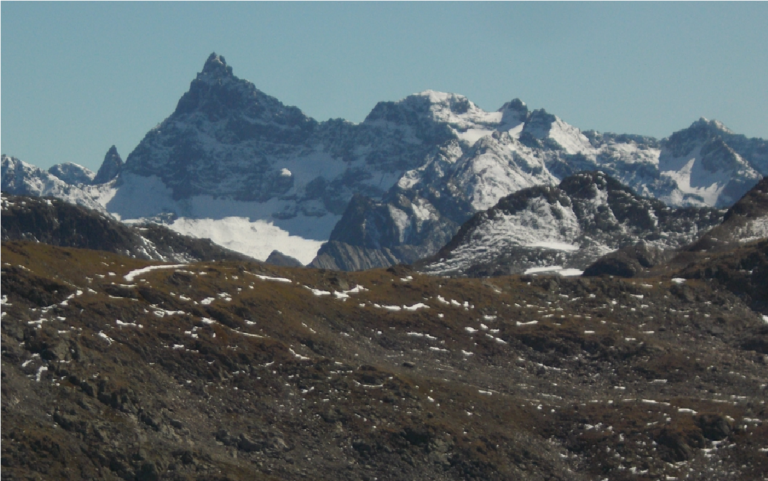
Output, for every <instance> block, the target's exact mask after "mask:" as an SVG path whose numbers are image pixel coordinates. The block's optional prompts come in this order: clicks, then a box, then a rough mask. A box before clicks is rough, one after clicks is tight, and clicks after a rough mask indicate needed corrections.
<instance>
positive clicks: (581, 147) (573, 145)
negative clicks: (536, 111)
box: [549, 116, 595, 154]
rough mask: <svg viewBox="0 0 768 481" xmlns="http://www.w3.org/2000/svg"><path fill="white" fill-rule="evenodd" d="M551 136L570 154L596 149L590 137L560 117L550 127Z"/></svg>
mask: <svg viewBox="0 0 768 481" xmlns="http://www.w3.org/2000/svg"><path fill="white" fill-rule="evenodd" d="M549 138H551V139H552V140H554V141H555V142H557V143H558V144H560V146H561V147H563V148H564V149H565V151H566V152H568V153H569V154H581V153H585V152H592V151H594V150H595V148H594V147H592V144H591V143H590V142H589V139H588V138H587V137H586V136H585V135H584V134H582V133H581V130H579V129H577V128H576V127H574V126H572V125H569V124H566V123H565V122H563V121H562V120H560V118H559V117H557V116H555V121H554V122H553V123H552V127H551V128H550V129H549Z"/></svg>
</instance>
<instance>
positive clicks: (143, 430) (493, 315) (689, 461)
mask: <svg viewBox="0 0 768 481" xmlns="http://www.w3.org/2000/svg"><path fill="white" fill-rule="evenodd" d="M764 244H765V243H764ZM760 245H761V246H762V247H754V249H757V252H758V255H762V256H763V258H764V257H765V251H766V249H768V244H766V245H763V244H760ZM711 260H714V259H711ZM739 262H740V261H738V260H737V261H736V264H738V263H739ZM704 270H706V269H704ZM700 274H701V273H700ZM692 277H693V275H692ZM700 277H703V278H702V279H688V280H685V279H681V278H672V279H670V278H669V277H655V278H644V279H626V280H619V279H610V278H606V279H600V278H591V279H587V278H578V279H572V278H558V277H528V276H522V277H520V276H514V277H499V278H494V279H484V280H481V279H445V278H436V277H430V276H425V275H421V274H418V273H416V272H413V271H410V270H408V269H406V268H403V267H397V268H390V269H388V270H383V269H382V270H371V271H365V272H359V273H342V272H330V271H324V270H314V269H304V268H282V267H274V266H266V265H264V264H260V263H256V262H234V261H226V262H215V263H196V264H180V265H172V264H157V263H151V262H149V261H142V260H138V259H133V258H129V257H122V256H118V255H115V254H109V253H106V252H97V251H91V250H79V249H71V248H59V247H53V246H49V245H44V244H35V243H29V242H4V243H3V246H2V302H3V305H2V406H3V407H2V409H3V412H2V421H3V422H2V466H3V469H2V474H3V479H127V480H156V479H180V480H181V479H200V480H211V479H220V480H223V479H230V480H246V479H306V478H316V479H349V480H352V479H457V480H458V479H561V480H578V479H605V478H608V479H611V480H621V479H632V480H643V479H648V480H650V479H734V480H735V479H739V480H741V479H761V478H762V477H763V476H764V473H766V472H768V424H767V422H768V410H767V409H766V405H765V399H766V397H767V396H766V394H767V393H766V370H767V369H768V367H767V366H766V363H768V359H767V358H766V356H767V355H768V343H766V337H768V328H766V321H765V317H763V316H761V315H758V314H756V313H755V312H754V311H751V310H749V308H748V307H747V306H746V305H745V304H744V303H743V301H742V300H741V299H740V298H739V297H738V296H737V295H735V294H733V293H732V292H731V291H728V290H726V289H724V288H722V287H721V285H720V284H719V283H718V282H717V281H712V280H710V279H708V278H707V276H706V273H704V274H702V275H701V276H700ZM737 287H738V286H737ZM733 292H738V291H737V289H736V288H734V289H733Z"/></svg>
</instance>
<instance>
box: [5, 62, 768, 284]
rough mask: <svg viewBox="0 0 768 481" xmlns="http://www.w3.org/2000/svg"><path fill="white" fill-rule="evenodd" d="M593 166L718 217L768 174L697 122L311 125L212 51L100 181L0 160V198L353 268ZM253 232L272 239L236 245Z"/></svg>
mask: <svg viewBox="0 0 768 481" xmlns="http://www.w3.org/2000/svg"><path fill="white" fill-rule="evenodd" d="M594 170H600V171H603V172H605V173H606V174H607V175H609V176H612V177H613V178H615V179H617V180H618V181H619V182H621V183H622V184H624V185H626V186H628V187H629V188H631V189H633V190H634V191H635V192H637V193H638V194H639V195H642V196H645V197H653V198H656V199H659V200H661V201H663V202H665V203H666V204H667V205H669V206H673V207H683V206H698V207H702V206H709V207H716V208H727V207H729V206H730V205H732V204H733V203H734V202H735V201H736V200H737V199H738V198H740V197H741V196H742V195H743V194H744V193H745V192H747V191H748V190H749V189H750V188H751V187H752V186H753V185H755V184H756V183H757V182H758V181H759V180H760V178H761V177H762V176H763V175H765V174H767V173H768V143H766V141H765V140H762V139H747V138H745V137H744V136H742V135H738V134H735V133H733V132H731V131H730V130H728V129H727V128H726V127H725V126H724V125H722V124H721V123H719V122H717V121H714V120H706V119H700V120H698V121H696V122H693V123H692V124H691V126H690V127H688V128H686V129H682V130H680V131H678V132H675V133H673V134H672V135H670V136H669V137H668V138H665V139H661V140H658V139H653V138H649V137H643V136H637V135H627V134H621V135H620V134H611V133H598V132H593V131H583V132H582V131H581V130H579V129H578V128H576V127H574V126H572V125H569V124H567V123H566V122H564V121H563V120H562V119H560V118H559V117H557V116H555V115H553V114H551V113H548V112H546V111H545V110H543V109H535V110H530V109H529V108H528V106H526V104H525V103H524V102H522V101H521V100H519V99H515V100H512V101H510V102H507V103H505V104H504V105H502V106H501V107H500V108H499V109H498V110H496V111H485V110H483V109H481V108H480V107H479V106H477V105H475V104H474V103H472V102H471V101H470V100H469V99H467V98H466V97H463V96H461V95H457V94H450V93H441V92H435V91H430V90H428V91H424V92H420V93H417V94H413V95H410V96H408V97H406V98H404V99H401V100H398V101H394V102H392V101H386V102H379V103H378V104H377V105H376V106H375V107H374V108H373V109H372V110H371V112H370V114H369V115H368V116H367V117H366V119H365V120H364V121H363V122H361V123H359V124H354V123H351V122H347V121H344V120H340V119H334V120H328V121H324V122H319V121H316V120H314V119H312V118H310V117H308V116H306V115H304V114H303V113H302V112H301V110H300V109H298V108H297V107H290V106H286V105H284V104H282V103H281V102H280V101H279V100H278V99H276V98H274V97H271V96H269V95H268V94H266V93H264V92H261V91H260V90H258V89H257V88H256V87H255V86H254V85H253V84H251V83H250V82H248V81H247V80H244V79H240V78H238V77H236V76H235V75H234V72H233V69H232V67H231V66H229V65H228V64H227V63H226V61H225V59H224V57H223V56H221V55H217V54H215V53H214V54H211V56H210V57H209V58H208V59H207V61H206V62H205V64H204V66H203V69H202V71H201V72H200V73H198V74H197V76H196V78H195V79H194V80H193V81H192V82H191V84H190V88H189V90H188V91H187V92H186V93H184V94H183V95H182V96H181V98H180V100H179V102H178V104H177V107H176V109H175V110H174V111H173V112H172V113H171V114H170V115H169V117H168V118H166V119H165V120H163V121H161V122H160V123H159V124H158V126H157V127H156V128H154V129H152V130H151V131H150V132H148V133H147V134H146V136H145V138H144V139H143V140H142V141H141V142H140V143H139V145H138V146H136V148H135V149H134V150H133V151H131V152H130V153H129V155H128V157H127V158H126V161H125V162H123V161H122V159H121V158H120V156H119V155H118V154H117V152H116V150H115V149H114V148H112V149H110V151H109V152H108V153H107V155H106V156H105V159H104V162H103V163H102V166H101V168H100V169H99V172H98V173H96V174H94V173H93V172H90V171H88V170H87V169H84V168H82V167H79V166H75V165H74V164H61V165H58V166H54V167H53V168H51V169H50V171H49V172H46V171H43V170H41V169H38V168H36V167H34V166H31V165H29V164H25V163H24V162H23V161H21V160H19V159H14V158H12V157H8V156H3V159H2V189H3V191H4V192H8V193H12V194H17V195H19V194H21V195H39V196H54V197H58V198H62V199H65V200H68V201H70V202H75V203H79V204H81V205H84V206H87V207H89V208H94V209H101V210H102V211H104V212H109V213H111V214H113V215H114V216H116V217H118V218H120V219H123V220H127V219H134V220H135V219H144V220H152V221H155V222H163V223H166V224H167V225H168V226H169V227H170V228H172V229H175V230H177V231H178V232H183V233H186V234H192V232H190V229H191V230H193V231H194V230H195V229H197V231H196V232H195V233H198V234H200V235H199V237H209V236H207V235H205V233H206V232H207V229H208V226H210V225H214V224H215V225H219V224H221V226H222V227H221V228H219V229H218V230H219V231H220V232H226V233H227V234H226V238H222V239H218V240H217V242H219V243H220V244H221V245H226V246H230V247H232V246H237V248H238V249H240V252H242V253H245V254H247V255H250V256H252V257H257V258H259V259H261V260H264V259H266V257H267V256H268V254H269V253H270V252H271V251H272V250H274V249H278V250H280V251H281V252H283V253H287V254H289V255H291V256H292V257H295V258H297V259H300V260H301V262H302V263H304V264H307V263H309V262H310V261H312V259H313V258H314V257H317V258H316V259H315V261H314V264H313V265H316V266H318V267H326V268H334V269H343V270H354V269H361V268H365V267H368V266H387V265H392V264H395V263H398V262H405V263H411V262H413V261H414V260H416V259H419V258H423V257H427V256H430V255H433V254H435V253H436V252H437V250H439V249H440V248H441V247H442V246H444V245H445V244H446V243H447V242H448V241H449V240H450V239H451V238H452V237H453V236H454V235H455V234H456V233H457V232H458V230H459V227H460V226H461V225H462V224H463V223H464V222H466V221H467V220H469V219H470V218H471V217H472V216H473V215H474V214H476V213H477V212H480V211H484V210H487V209H489V208H491V207H493V206H494V205H495V204H496V203H497V202H498V201H499V200H500V199H502V198H503V197H506V196H508V195H510V194H513V193H514V192H517V191H519V190H521V189H524V188H528V187H533V186H541V185H548V186H553V187H554V186H556V185H558V184H559V183H560V182H561V181H563V180H564V179H565V178H566V177H568V176H571V175H573V174H576V173H578V172H581V171H594ZM232 218H237V219H240V220H241V221H240V227H239V228H238V229H231V224H232V223H231V219H232ZM225 224H226V227H224V225H225ZM203 226H206V227H203ZM275 229H277V230H279V231H281V232H282V233H283V234H284V235H271V234H269V232H271V231H274V230H275ZM254 231H255V232H257V233H259V235H260V236H261V237H262V238H268V239H269V240H268V241H267V242H268V243H269V245H268V246H261V247H258V248H256V247H254V246H251V245H249V244H248V243H244V242H241V240H242V239H243V238H244V237H246V236H248V235H250V234H251V233H252V232H254ZM289 236H290V246H288V245H287V244H288V243H289V242H287V241H286V238H287V237H289ZM322 242H328V245H327V246H326V247H325V248H323V249H322V250H320V251H319V252H318V248H319V246H320V244H321V243H322ZM288 247H290V252H286V250H288ZM316 254H317V256H315V255H316Z"/></svg>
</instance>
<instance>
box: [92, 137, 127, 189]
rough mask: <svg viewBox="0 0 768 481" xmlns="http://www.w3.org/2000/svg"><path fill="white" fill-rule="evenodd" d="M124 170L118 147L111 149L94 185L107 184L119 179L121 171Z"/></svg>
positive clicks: (105, 157)
mask: <svg viewBox="0 0 768 481" xmlns="http://www.w3.org/2000/svg"><path fill="white" fill-rule="evenodd" d="M122 168H123V159H122V158H121V157H120V154H118V153H117V147H115V146H114V145H113V146H112V147H110V148H109V150H108V151H107V155H105V156H104V162H102V163H101V167H99V171H98V172H97V173H96V177H94V178H93V184H95V185H98V184H105V183H107V182H109V181H110V180H112V179H114V178H115V177H117V174H119V173H120V169H122Z"/></svg>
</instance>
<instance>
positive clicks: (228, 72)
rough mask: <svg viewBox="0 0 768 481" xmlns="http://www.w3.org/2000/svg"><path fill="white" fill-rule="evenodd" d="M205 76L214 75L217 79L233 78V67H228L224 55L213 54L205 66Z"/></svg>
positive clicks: (203, 72)
mask: <svg viewBox="0 0 768 481" xmlns="http://www.w3.org/2000/svg"><path fill="white" fill-rule="evenodd" d="M202 74H203V75H206V74H207V75H212V76H216V77H229V76H232V75H233V74H232V67H230V66H229V65H227V61H226V60H225V59H224V56H223V55H218V54H216V52H213V53H211V54H210V55H209V56H208V60H206V61H205V65H203V71H202Z"/></svg>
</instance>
